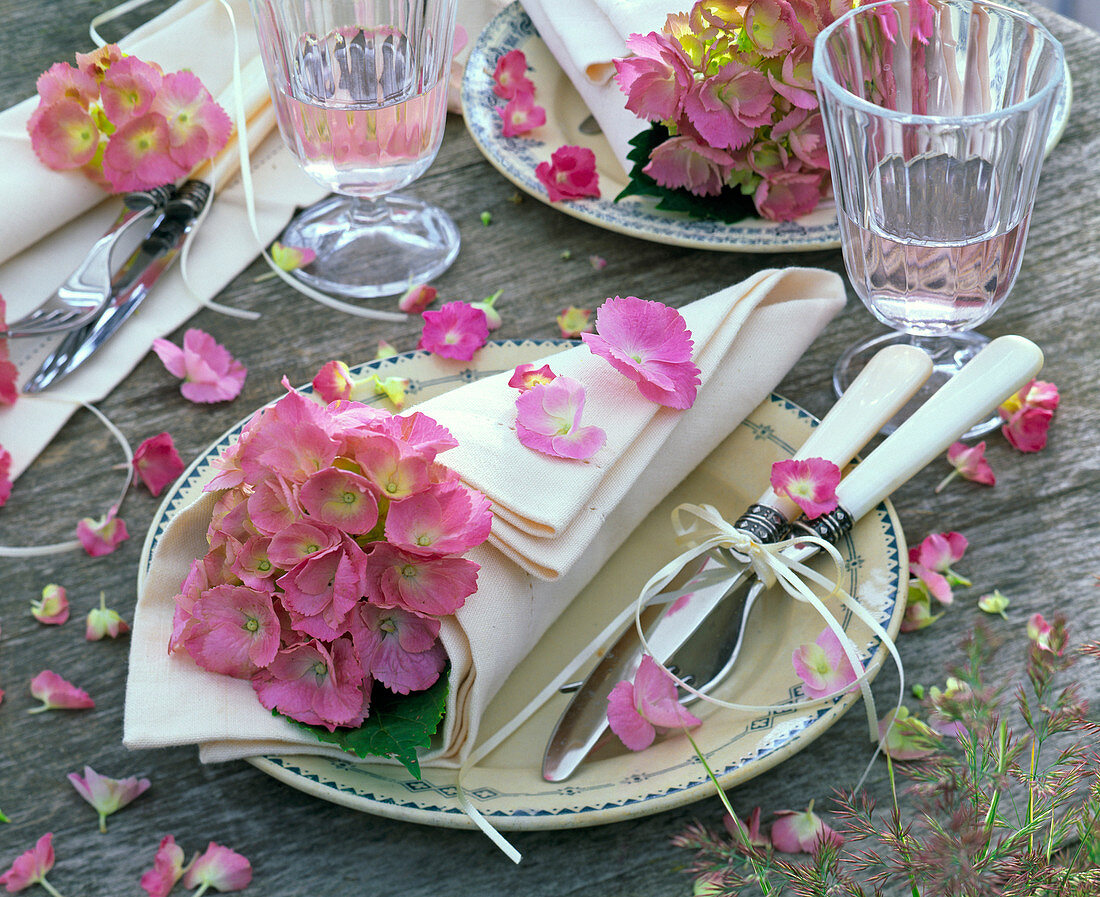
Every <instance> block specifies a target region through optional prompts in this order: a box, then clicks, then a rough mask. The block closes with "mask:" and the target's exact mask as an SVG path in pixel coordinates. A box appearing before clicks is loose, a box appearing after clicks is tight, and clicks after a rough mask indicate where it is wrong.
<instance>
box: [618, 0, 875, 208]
mask: <svg viewBox="0 0 1100 897" xmlns="http://www.w3.org/2000/svg"><path fill="white" fill-rule="evenodd" d="M853 5H856V4H855V3H852V2H851V0H748V2H746V3H742V4H725V5H722V6H719V7H715V6H714V5H713V4H707V3H703V2H698V3H696V4H695V6H694V7H693V8H692V9H691V11H690V12H688V13H680V14H675V15H670V16H669V17H668V20H667V21H666V23H665V26H664V27H663V28H662V30H661V31H660V32H650V33H649V34H634V35H631V36H630V38H629V39H628V40H627V46H628V47H629V48H630V50H631V51H632V53H633V55H632V56H628V57H626V58H624V59H616V60H615V68H616V72H617V73H616V76H615V77H616V80H617V81H618V84H619V87H620V88H621V89H622V91H623V92H624V93H625V94H626V96H627V101H626V107H627V109H629V110H630V111H631V112H633V113H634V114H635V115H637V116H639V117H640V118H643V119H645V120H646V121H650V122H654V123H657V124H658V125H660V126H663V127H664V128H666V129H667V130H668V133H669V138H668V139H667V140H664V141H663V142H661V143H660V144H659V145H658V146H657V147H656V148H655V149H654V150H653V151H652V152H651V153H650V157H649V163H648V164H647V165H646V166H645V168H644V169H643V170H644V171H645V173H646V174H648V175H649V176H650V177H652V178H653V179H654V180H655V181H656V182H657V183H658V184H659V185H661V186H662V187H667V188H672V189H677V188H682V189H685V190H688V191H690V192H692V193H695V194H697V195H700V196H716V195H718V194H719V193H721V192H722V190H723V189H724V188H725V187H739V188H740V189H741V191H742V192H743V193H745V194H748V195H751V196H752V198H753V203H754V205H755V207H756V211H757V213H758V214H759V215H761V216H762V217H764V218H768V219H771V220H775V221H789V220H791V219H793V218H797V217H799V216H800V215H805V214H806V213H808V212H810V211H812V210H813V209H814V208H815V207H816V205H817V203H818V201H819V200H820V199H821V198H822V197H823V196H826V195H827V194H828V192H829V189H830V182H829V158H828V155H827V152H826V148H825V134H824V129H823V126H822V121H821V113H820V111H819V109H818V103H817V96H816V94H815V92H814V83H813V75H812V72H811V63H812V56H813V44H814V38H815V37H816V36H817V34H818V33H819V32H820V31H821V30H822V29H824V28H825V27H826V26H827V25H829V24H830V23H831V22H833V21H834V20H835V19H836V18H837V16H838V15H840V14H841V13H843V12H845V11H846V10H847V9H849V8H851V6H853Z"/></svg>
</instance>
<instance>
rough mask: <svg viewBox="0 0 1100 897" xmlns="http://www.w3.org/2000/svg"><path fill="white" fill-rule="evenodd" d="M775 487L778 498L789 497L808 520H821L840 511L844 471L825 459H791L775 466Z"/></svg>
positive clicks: (772, 475) (772, 477) (773, 481)
mask: <svg viewBox="0 0 1100 897" xmlns="http://www.w3.org/2000/svg"><path fill="white" fill-rule="evenodd" d="M771 485H772V488H773V489H774V490H775V493H776V495H785V496H786V497H787V498H789V499H790V500H791V501H793V502H794V503H795V504H796V505H798V507H800V508H801V509H802V513H803V514H805V515H806V516H807V517H809V518H814V517H820V516H821V515H822V514H828V513H829V512H830V511H832V510H834V509H835V508H836V505H837V500H836V487H837V486H839V485H840V468H839V467H837V466H836V465H835V464H834V463H833V462H832V461H827V460H826V459H824V458H806V459H804V460H795V459H794V458H788V459H786V460H783V461H776V462H775V463H774V464H773V465H772V472H771Z"/></svg>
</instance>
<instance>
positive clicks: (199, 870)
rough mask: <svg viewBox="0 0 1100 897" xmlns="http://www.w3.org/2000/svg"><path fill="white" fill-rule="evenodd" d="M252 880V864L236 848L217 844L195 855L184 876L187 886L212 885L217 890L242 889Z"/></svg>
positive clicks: (184, 883) (210, 844)
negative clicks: (232, 848)
mask: <svg viewBox="0 0 1100 897" xmlns="http://www.w3.org/2000/svg"><path fill="white" fill-rule="evenodd" d="M251 881H252V864H251V863H250V862H248V860H247V859H246V858H245V857H243V856H241V854H239V853H237V852H236V851H234V850H230V849H229V848H228V847H223V846H222V845H220V844H215V843H214V842H213V841H211V842H210V843H209V845H207V848H206V850H205V852H203V853H202V854H201V855H200V856H197V857H195V859H194V860H193V861H192V862H191V865H190V866H188V867H187V871H186V873H185V874H184V876H183V886H184V887H185V888H195V887H200V886H201V887H202V889H203V890H206V888H208V887H210V888H213V889H214V890H215V891H222V892H225V891H240V890H243V889H244V888H246V887H248V885H249V883H250V882H251Z"/></svg>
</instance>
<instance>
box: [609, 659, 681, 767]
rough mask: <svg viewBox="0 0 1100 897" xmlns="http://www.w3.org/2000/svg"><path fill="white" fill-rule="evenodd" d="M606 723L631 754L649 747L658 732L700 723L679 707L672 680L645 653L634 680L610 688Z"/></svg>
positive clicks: (666, 672)
mask: <svg viewBox="0 0 1100 897" xmlns="http://www.w3.org/2000/svg"><path fill="white" fill-rule="evenodd" d="M607 721H608V725H609V726H610V727H611V731H612V732H614V733H615V734H616V735H618V736H619V738H620V739H621V740H622V742H623V744H624V745H626V746H627V747H628V748H630V750H632V751H640V750H644V749H645V748H647V747H649V745H650V744H652V743H653V740H654V738H656V736H657V732H658V730H663V729H672V728H678V727H681V726H682V727H684V728H690V727H692V726H698V725H700V724H701V722H702V720H700V719H699V718H698V717H696V716H695V715H694V714H693V713H691V712H690V711H689V710H687V708H685V707H684V706H683V705H681V704H680V701H679V698H678V697H677V694H676V684H675V683H674V682H673V681H672V677H671V676H669V674H668V671H667V670H665V668H664V667H662V666H661V665H660V664H658V663H657V662H656V661H655V660H654V659H653V658H652V657H650V656H649V655H648V654H643V655H642V660H641V663H640V664H639V666H638V671H637V672H636V673H635V674H634V679H633V681H629V682H628V681H623V682H618V683H616V684H615V687H614V688H612V690H611V693H610V695H608V699H607Z"/></svg>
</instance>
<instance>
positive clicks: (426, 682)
mask: <svg viewBox="0 0 1100 897" xmlns="http://www.w3.org/2000/svg"><path fill="white" fill-rule="evenodd" d="M359 621H360V622H361V624H362V625H360V626H358V627H356V628H354V629H353V630H352V638H353V639H354V641H355V650H356V653H357V654H358V655H359V660H360V663H362V665H363V669H364V670H365V671H367V672H369V673H370V675H371V676H373V677H374V678H375V679H377V680H378V681H379V682H381V683H382V684H383V685H385V686H386V688H388V689H389V690H390V691H392V692H395V693H397V694H401V695H407V694H409V693H410V692H414V691H424V690H425V689H427V688H430V687H431V686H432V684H433V683H434V682H435V681H436V680H437V679H438V678H439V674H440V673H441V672H442V671H443V667H444V666H445V665H446V663H447V657H446V654H445V653H444V651H443V646H442V645H440V644H439V642H438V641H437V638H438V636H439V621H438V620H435V619H431V618H426V617H421V616H418V615H417V614H413V613H409V612H408V611H405V610H402V609H401V608H399V607H393V608H381V607H375V606H373V605H369V604H368V605H364V606H362V607H360V608H359Z"/></svg>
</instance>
